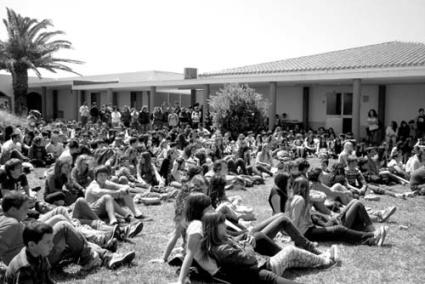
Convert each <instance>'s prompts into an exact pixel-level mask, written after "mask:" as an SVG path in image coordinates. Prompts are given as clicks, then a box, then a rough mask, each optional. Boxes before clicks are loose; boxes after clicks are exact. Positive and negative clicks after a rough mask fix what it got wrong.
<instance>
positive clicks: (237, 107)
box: [209, 84, 269, 138]
mask: <svg viewBox="0 0 425 284" xmlns="http://www.w3.org/2000/svg"><path fill="white" fill-rule="evenodd" d="M209 104H210V107H211V109H212V110H213V112H214V116H213V123H214V126H215V127H217V128H218V129H221V130H222V131H223V132H224V131H230V133H231V134H232V137H233V138H236V136H237V135H238V134H239V133H243V132H247V131H254V132H256V131H259V130H262V129H264V125H265V122H266V117H267V110H268V108H269V103H268V101H267V100H266V99H264V98H263V96H262V95H261V94H258V93H256V92H255V90H254V89H252V88H250V87H248V85H239V84H230V85H226V86H224V88H223V89H220V90H219V91H218V92H217V95H216V96H213V97H212V98H211V99H210V102H209Z"/></svg>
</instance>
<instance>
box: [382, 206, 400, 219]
mask: <svg viewBox="0 0 425 284" xmlns="http://www.w3.org/2000/svg"><path fill="white" fill-rule="evenodd" d="M396 211H397V207H395V206H391V207H388V208H386V209H384V210H383V211H382V212H381V213H380V214H379V215H380V217H381V220H380V222H381V223H384V222H385V221H387V220H388V219H389V218H390V217H391V215H393V214H394V213H395V212H396Z"/></svg>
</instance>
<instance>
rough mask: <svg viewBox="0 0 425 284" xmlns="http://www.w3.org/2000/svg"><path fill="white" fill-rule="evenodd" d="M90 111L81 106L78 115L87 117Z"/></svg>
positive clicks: (86, 107)
mask: <svg viewBox="0 0 425 284" xmlns="http://www.w3.org/2000/svg"><path fill="white" fill-rule="evenodd" d="M89 114H90V111H89V107H88V106H86V105H82V106H80V115H81V116H89Z"/></svg>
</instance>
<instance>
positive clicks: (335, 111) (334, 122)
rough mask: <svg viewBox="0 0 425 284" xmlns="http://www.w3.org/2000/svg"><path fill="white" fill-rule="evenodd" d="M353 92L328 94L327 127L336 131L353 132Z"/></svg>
mask: <svg viewBox="0 0 425 284" xmlns="http://www.w3.org/2000/svg"><path fill="white" fill-rule="evenodd" d="M352 121H353V93H337V92H333V93H328V94H327V95H326V128H330V127H332V128H333V129H334V131H335V133H348V132H352Z"/></svg>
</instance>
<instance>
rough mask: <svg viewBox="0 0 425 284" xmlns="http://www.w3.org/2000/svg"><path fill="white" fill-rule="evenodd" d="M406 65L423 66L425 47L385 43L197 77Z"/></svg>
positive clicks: (407, 43) (417, 44)
mask: <svg viewBox="0 0 425 284" xmlns="http://www.w3.org/2000/svg"><path fill="white" fill-rule="evenodd" d="M406 66H425V44H423V43H413V42H400V41H392V42H385V43H380V44H374V45H368V46H362V47H356V48H350V49H344V50H338V51H331V52H326V53H321V54H316V55H310V56H303V57H298V58H289V59H284V60H280V61H274V62H266V63H261V64H255V65H248V66H242V67H238V68H231V69H225V70H221V71H217V72H209V73H203V74H200V77H204V78H205V77H216V76H220V77H221V76H227V75H247V74H262V73H286V72H302V71H332V70H344V69H363V68H386V67H406Z"/></svg>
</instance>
